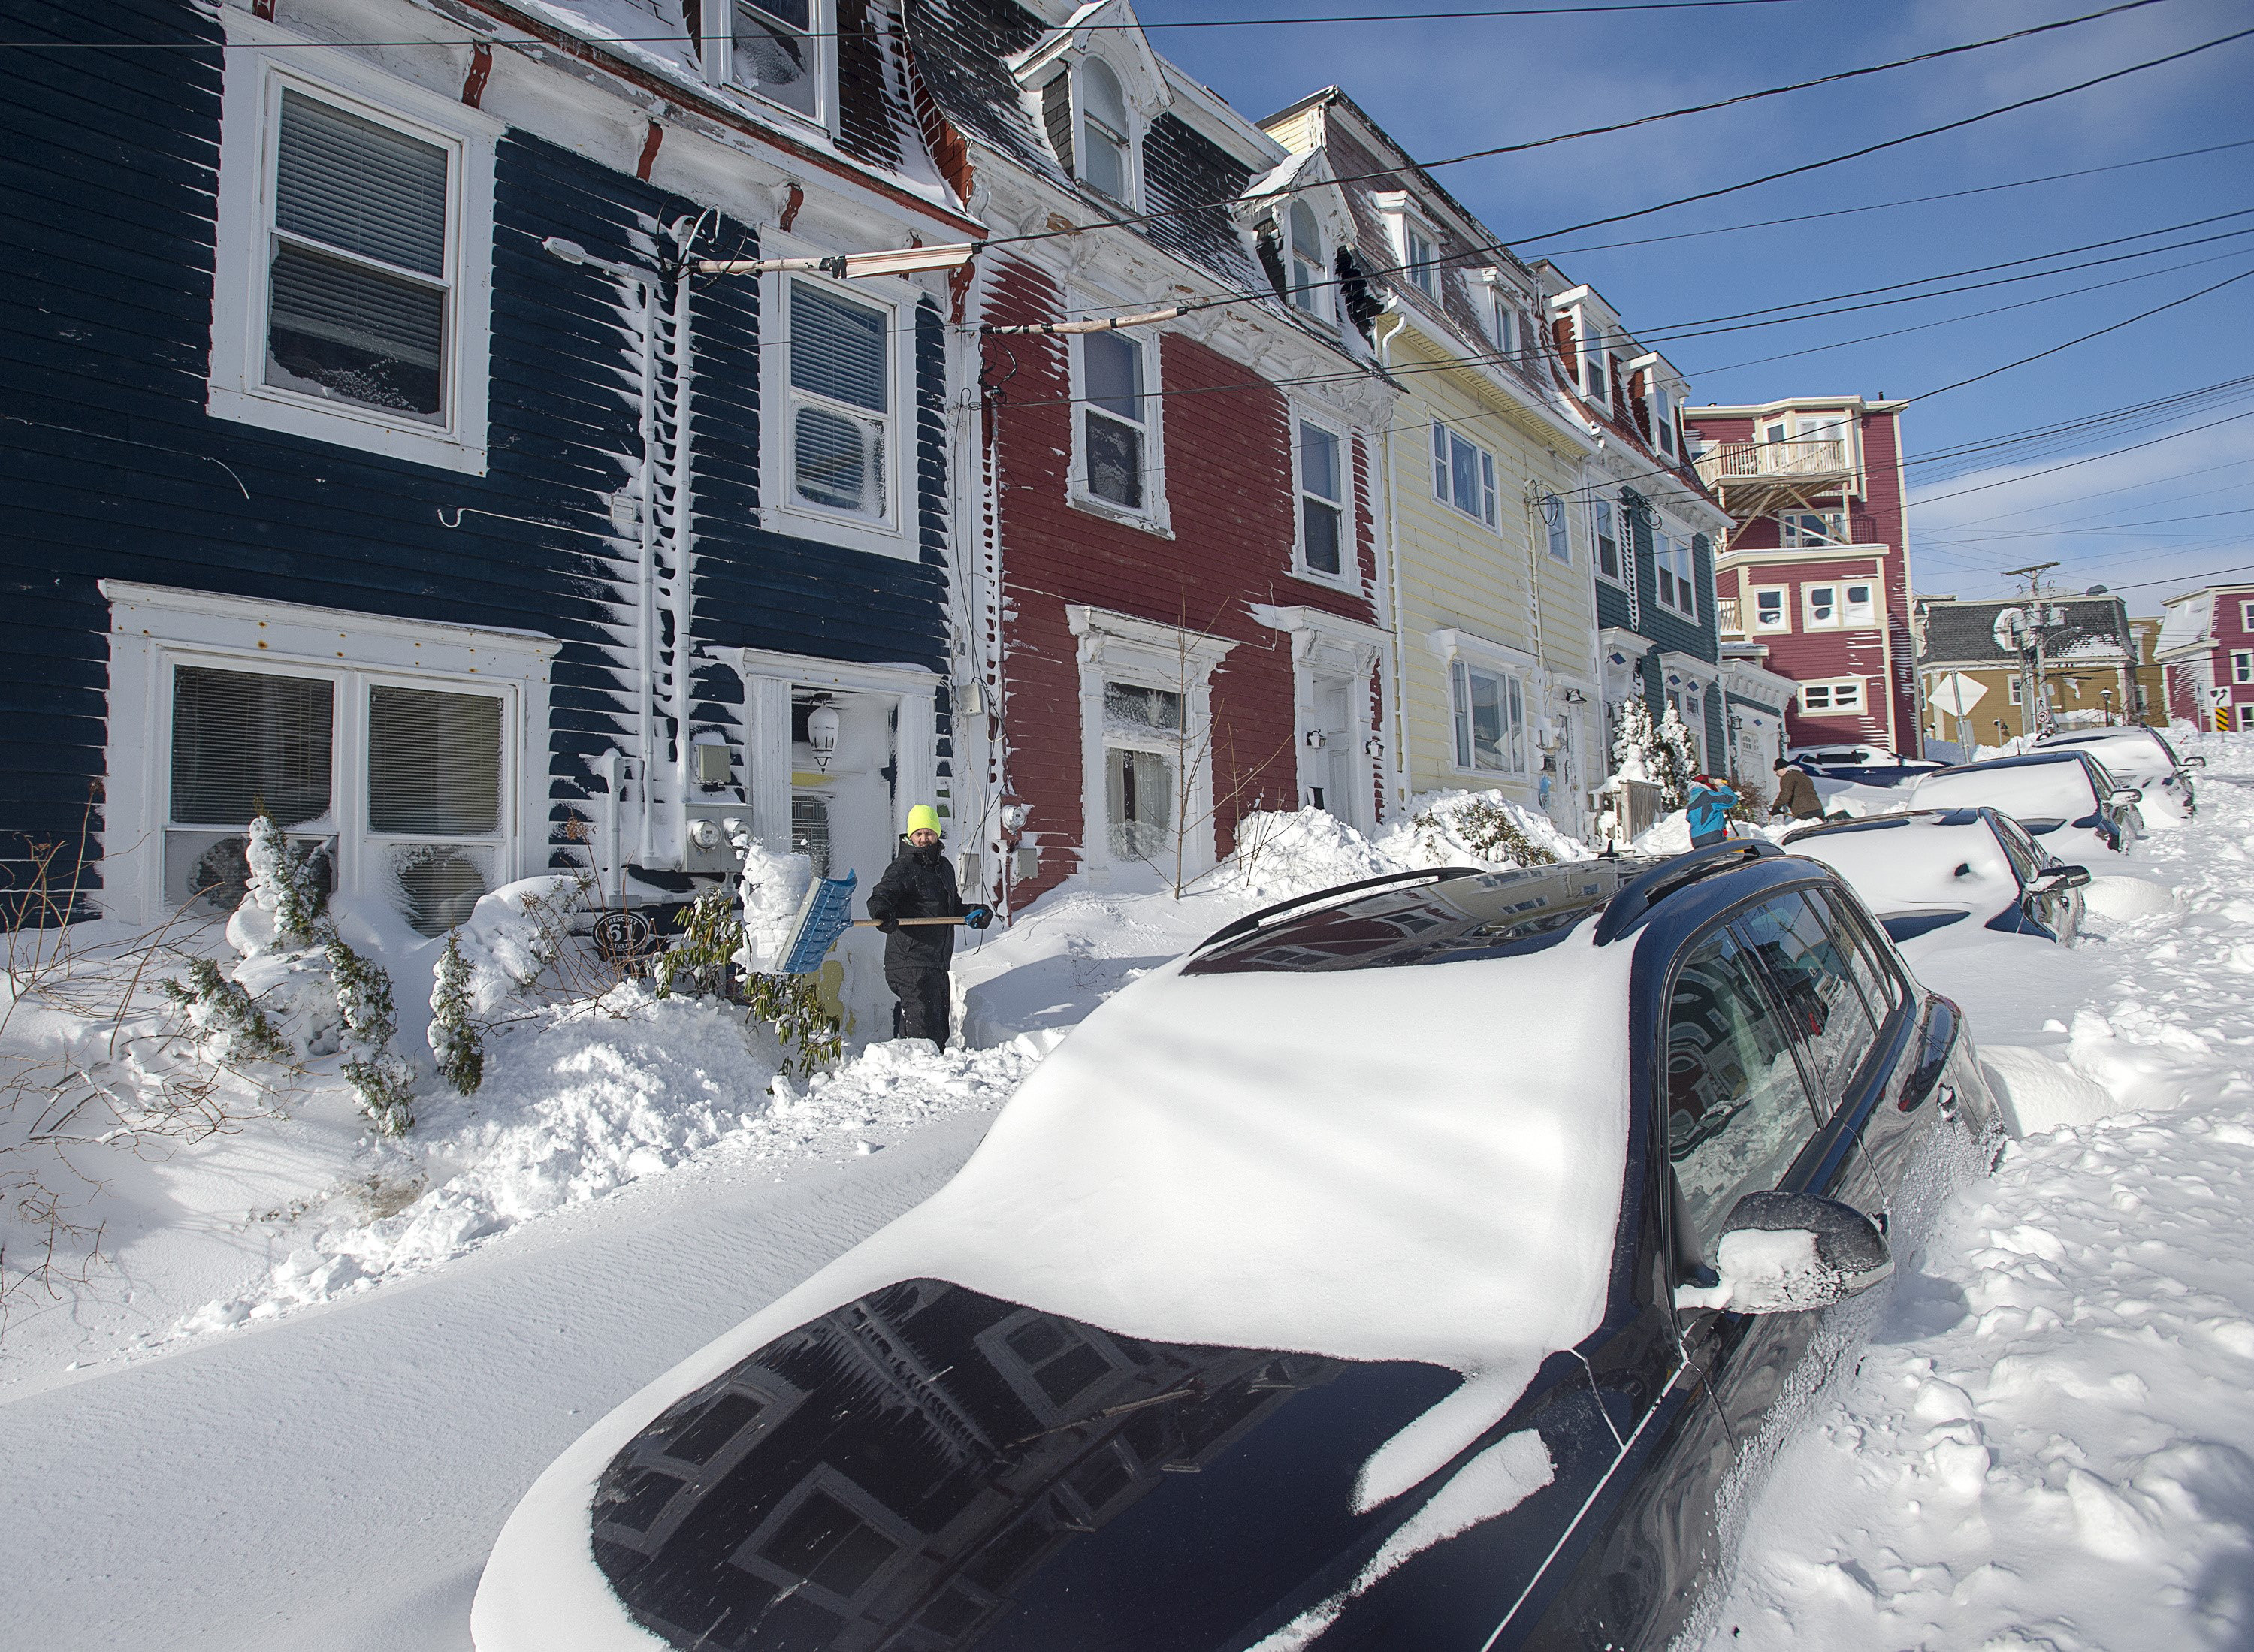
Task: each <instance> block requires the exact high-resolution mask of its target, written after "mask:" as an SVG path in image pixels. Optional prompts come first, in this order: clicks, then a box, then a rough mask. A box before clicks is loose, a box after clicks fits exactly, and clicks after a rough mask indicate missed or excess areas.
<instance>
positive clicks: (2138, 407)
mask: <svg viewBox="0 0 2254 1652" xmlns="http://www.w3.org/2000/svg"><path fill="white" fill-rule="evenodd" d="M2250 385H2254V373H2248V374H2240V375H2239V376H2238V377H2236V378H2231V379H2217V380H2216V381H2215V382H2214V383H2212V384H2201V385H2197V386H2194V388H2191V389H2188V390H2175V391H2172V392H2170V393H2169V394H2168V395H2157V396H2153V397H2152V398H2151V399H2150V400H2148V401H2144V402H2124V404H2123V405H2121V406H2119V407H2114V408H2100V409H2098V410H2097V411H2096V412H2094V413H2085V414H2082V415H2079V416H2076V417H2074V418H2070V419H2061V420H2059V421H2058V422H2056V423H2051V424H2035V425H2029V426H2028V427H2027V428H2026V429H2025V430H2007V431H2005V433H2004V434H2003V435H2001V436H1997V437H1989V438H1988V439H1986V440H1985V441H1979V442H1961V443H1959V444H1957V445H1956V446H1955V447H1944V448H1936V449H1935V450H1934V451H1932V452H1930V453H1923V454H1920V455H1919V456H1917V457H1916V458H1911V459H1908V460H1906V461H1905V462H1906V463H1907V464H1908V465H1935V464H1945V463H1948V462H1950V461H1951V460H1955V459H1961V458H1974V457H1976V456H1978V455H1980V454H1983V453H1986V452H1989V451H1992V450H1994V449H1997V448H2001V447H2017V446H2026V445H2032V444H2035V443H2037V442H2042V441H2049V440H2054V439H2058V438H2061V437H2074V436H2078V435H2081V434H2083V433H2085V432H2087V431H2089V430H2094V429H2096V427H2097V426H2099V425H2101V424H2112V423H2133V422H2136V421H2138V420H2140V419H2143V418H2145V417H2148V416H2153V415H2159V416H2164V417H2165V416H2175V415H2178V414H2180V413H2183V412H2186V411H2187V410H2188V405H2189V403H2191V402H2196V401H2200V400H2201V399H2202V398H2205V397H2208V396H2215V395H2223V394H2225V393H2227V392H2230V391H2236V390H2243V389H2244V388H2247V387H2248V386H2250ZM1967 473H1968V474H1969V472H1967Z"/></svg>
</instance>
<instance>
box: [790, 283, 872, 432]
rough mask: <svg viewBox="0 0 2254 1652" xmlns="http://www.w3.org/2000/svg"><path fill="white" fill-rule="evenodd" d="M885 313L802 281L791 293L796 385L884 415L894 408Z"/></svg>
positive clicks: (792, 362)
mask: <svg viewBox="0 0 2254 1652" xmlns="http://www.w3.org/2000/svg"><path fill="white" fill-rule="evenodd" d="M885 363H886V350H885V312H884V311H881V310H872V309H871V308H869V307H868V306H867V305H865V304H853V303H851V302H850V301H849V300H847V299H844V298H841V297H837V295H836V294H835V293H832V292H830V291H827V290H824V289H823V288H820V287H816V286H814V285H812V284H810V283H806V282H802V281H797V282H793V283H791V290H790V381H791V383H792V384H794V385H795V386H796V387H797V388H800V389H802V390H811V391H812V392H814V394H815V395H826V396H828V397H830V399H831V400H832V401H837V402H848V403H850V404H851V405H852V406H854V407H859V408H866V409H869V411H871V412H872V413H882V412H884V411H885V410H886V407H887V406H888V405H889V401H888V395H887V389H888V387H887V385H886V377H887V374H886V371H885Z"/></svg>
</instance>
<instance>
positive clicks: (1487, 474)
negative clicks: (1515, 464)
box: [1432, 419, 1502, 534]
mask: <svg viewBox="0 0 2254 1652" xmlns="http://www.w3.org/2000/svg"><path fill="white" fill-rule="evenodd" d="M1457 447H1467V448H1469V449H1470V450H1471V451H1473V452H1474V453H1475V454H1477V455H1478V456H1479V472H1480V497H1479V499H1478V500H1476V501H1474V502H1475V503H1476V504H1477V505H1478V506H1479V507H1480V508H1478V509H1474V508H1473V507H1472V506H1470V505H1467V504H1465V503H1464V502H1463V501H1462V500H1459V499H1458V498H1456V496H1455V493H1454V491H1453V490H1454V482H1453V476H1454V473H1455V472H1454V450H1455V449H1456V448H1457ZM1444 454H1445V457H1444ZM1499 474H1500V472H1499V468H1498V466H1497V465H1496V462H1495V454H1494V453H1493V452H1491V451H1489V450H1488V449H1487V448H1484V447H1481V445H1480V444H1478V443H1477V442H1474V441H1468V440H1467V439H1466V438H1465V437H1462V436H1460V435H1459V434H1458V433H1457V432H1456V430H1454V428H1453V426H1451V425H1450V424H1449V423H1448V422H1447V421H1446V419H1434V420H1433V421H1432V497H1433V498H1434V499H1437V500H1439V501H1440V502H1441V503H1442V504H1443V505H1446V506H1449V507H1452V508H1453V509H1454V510H1455V511H1456V512H1457V514H1460V515H1463V516H1467V517H1469V518H1470V519H1471V520H1472V521H1475V522H1478V523H1480V524H1481V525H1482V526H1483V527H1485V528H1487V529H1488V531H1489V532H1491V533H1495V534H1500V533H1501V532H1502V513H1501V508H1500V505H1499V502H1498V500H1499V497H1500V487H1499V484H1498V480H1497V479H1498V476H1499Z"/></svg>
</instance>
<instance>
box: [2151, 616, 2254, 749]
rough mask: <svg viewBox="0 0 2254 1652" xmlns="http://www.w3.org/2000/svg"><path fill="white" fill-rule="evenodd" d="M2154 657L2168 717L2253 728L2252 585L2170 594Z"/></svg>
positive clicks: (2196, 723) (2220, 726)
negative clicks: (2161, 678) (2159, 672)
mask: <svg viewBox="0 0 2254 1652" xmlns="http://www.w3.org/2000/svg"><path fill="white" fill-rule="evenodd" d="M2154 659H2155V661H2156V662H2157V663H2158V664H2159V669H2160V671H2161V673H2162V675H2163V679H2164V687H2165V692H2166V714H2167V716H2168V717H2169V718H2181V719H2182V720H2183V721H2185V722H2187V723H2189V724H2191V725H2193V726H2194V728H2200V729H2238V730H2244V729H2248V728H2254V584H2233V585H2208V586H2206V587H2204V588H2202V589H2201V590H2198V591H2188V592H2187V593H2185V594H2184V595H2183V596H2180V597H2171V598H2168V600H2167V601H2166V603H2164V604H2163V605H2162V606H2161V608H2160V634H2159V641H2158V646H2157V648H2155V650H2154Z"/></svg>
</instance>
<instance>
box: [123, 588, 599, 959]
mask: <svg viewBox="0 0 2254 1652" xmlns="http://www.w3.org/2000/svg"><path fill="white" fill-rule="evenodd" d="M101 589H102V595H103V596H104V597H105V598H108V599H109V605H110V621H111V623H110V655H109V705H108V715H109V777H108V791H107V795H106V797H105V801H104V811H103V830H102V860H103V866H104V872H103V885H104V887H103V890H102V904H103V907H104V908H105V910H106V911H107V913H108V914H109V915H110V916H113V917H119V918H127V919H130V920H133V921H140V922H147V921H153V920H154V919H155V918H156V917H157V915H158V914H160V913H162V912H164V911H165V910H166V909H167V908H166V904H165V888H164V876H165V828H166V827H167V825H168V824H169V823H170V821H171V816H172V681H173V672H174V669H175V668H176V667H178V666H181V665H189V666H201V667H206V668H208V669H214V670H220V671H239V672H246V673H259V674H264V675H271V676H291V677H322V678H326V679H328V680H329V681H331V682H332V683H335V684H336V685H337V687H336V690H335V696H336V698H335V702H334V705H335V711H334V715H335V717H336V724H335V728H334V733H333V736H332V739H333V741H334V745H333V746H332V752H333V754H334V755H333V767H332V770H331V778H330V791H329V802H330V817H331V819H332V822H333V828H332V829H331V828H324V829H323V830H322V831H321V835H322V836H326V835H327V833H328V831H329V830H334V831H335V833H336V837H337V858H336V887H337V889H338V890H339V892H340V893H347V894H354V895H360V896H366V897H377V896H381V895H382V894H383V893H385V891H384V890H383V889H382V888H381V886H380V882H379V875H380V873H381V859H380V856H379V854H378V853H377V852H376V851H379V850H380V849H381V846H382V844H384V843H385V842H388V841H389V840H390V839H391V838H392V837H395V836H396V834H383V833H376V832H374V831H371V830H369V829H368V826H367V770H366V765H367V690H368V689H369V688H370V687H372V686H378V685H383V686H396V687H401V688H410V689H423V690H437V691H438V692H441V693H455V694H482V695H488V696H492V697H497V698H500V700H501V701H502V702H503V704H502V708H501V753H502V764H501V768H502V788H501V789H502V801H501V809H500V830H499V831H498V833H496V834H494V835H493V837H490V838H480V839H477V840H475V841H480V842H490V843H492V844H493V846H494V866H493V875H494V881H493V887H494V888H499V887H500V886H501V885H503V884H505V883H509V882H513V881H514V880H515V879H519V878H521V877H524V876H526V875H527V873H528V872H529V871H531V870H534V869H535V859H544V851H545V846H546V842H547V837H548V809H549V722H548V700H549V664H550V662H552V661H553V660H554V658H555V656H556V652H557V650H558V649H559V648H561V647H562V645H561V644H560V643H558V642H557V641H555V640H554V639H553V638H549V637H544V636H539V635H537V634H533V633H529V632H515V631H495V630H488V629H486V628H484V627H477V626H461V625H444V624H438V623H435V622H432V621H428V620H394V619H391V618H388V617H387V616H383V615H378V614H365V613H351V612H349V611H346V610H342V609H333V608H313V607H305V606H300V605H298V604H296V603H277V602H269V601H267V600H264V599H262V598H242V597H223V596H217V595H214V594H212V593H210V592H207V591H179V590H174V589H172V588H170V587H167V586H161V585H143V584H134V583H131V582H129V581H124V580H113V579H105V580H103V581H102V582H101ZM243 824H244V825H246V826H247V825H248V824H249V823H248V821H245V822H244V823H243ZM189 830H210V828H208V827H207V826H205V825H202V824H198V825H196V826H193V827H192V828H190V829H189ZM432 836H433V837H437V836H439V834H433V835H432ZM410 841H420V839H410ZM462 841H464V842H470V841H472V839H470V838H468V837H465V838H463V839H462Z"/></svg>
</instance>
